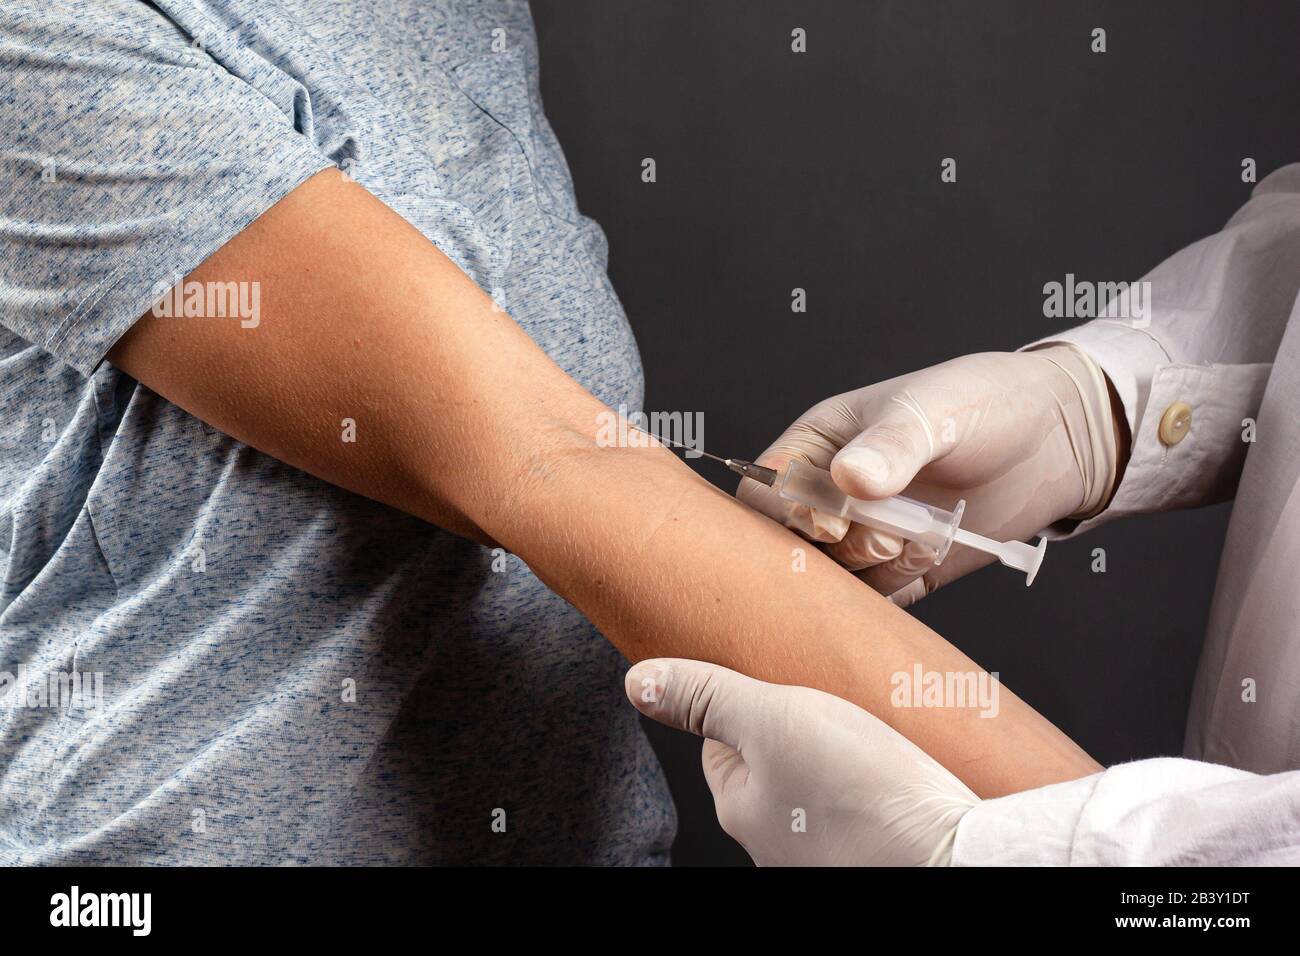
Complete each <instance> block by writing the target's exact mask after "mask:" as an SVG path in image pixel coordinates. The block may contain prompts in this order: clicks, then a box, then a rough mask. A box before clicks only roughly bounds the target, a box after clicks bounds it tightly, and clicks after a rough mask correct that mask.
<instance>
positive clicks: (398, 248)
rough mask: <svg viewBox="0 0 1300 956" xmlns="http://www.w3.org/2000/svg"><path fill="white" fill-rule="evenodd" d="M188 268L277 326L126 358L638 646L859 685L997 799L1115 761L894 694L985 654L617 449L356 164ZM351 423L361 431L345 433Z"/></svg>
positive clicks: (645, 652)
mask: <svg viewBox="0 0 1300 956" xmlns="http://www.w3.org/2000/svg"><path fill="white" fill-rule="evenodd" d="M189 278H191V279H194V280H197V281H200V282H207V281H223V282H242V281H249V282H251V281H256V282H259V283H260V284H261V292H262V300H261V322H260V324H259V325H258V326H257V327H256V328H254V329H246V328H241V326H240V323H239V322H237V321H236V322H226V321H212V320H191V321H186V320H184V319H169V318H158V317H155V316H153V315H150V314H146V316H145V317H144V318H142V319H141V320H140V321H139V322H137V323H136V325H135V326H134V327H133V328H132V329H131V330H130V331H129V332H128V333H127V334H126V335H125V336H124V337H123V338H122V339H121V340H120V341H119V342H118V344H117V345H116V346H115V347H114V349H113V350H112V351H111V352H110V353H109V360H110V361H111V362H112V363H113V364H114V365H116V366H117V367H118V368H121V369H122V370H124V371H125V372H127V373H128V374H129V375H131V376H133V377H134V378H136V379H137V380H139V381H140V382H141V383H143V384H144V385H145V386H147V387H149V388H151V389H152V390H154V391H155V392H158V393H159V394H161V395H162V396H163V397H165V398H167V399H168V400H170V401H171V402H173V403H175V404H176V405H179V406H180V407H181V408H184V409H186V410H187V411H189V412H190V413H191V414H193V415H195V416H196V417H197V418H199V419H201V420H203V421H205V422H207V423H208V424H210V425H212V426H213V427H215V428H218V429H220V430H221V431H223V432H225V433H226V434H228V435H231V436H232V437H234V438H236V439H238V440H240V441H242V442H244V443H246V444H248V445H251V446H252V447H254V448H257V449H259V450H260V451H262V452H264V453H266V454H268V455H271V456H273V457H275V458H278V459H280V460H281V461H284V462H287V463H289V464H291V465H294V466H296V467H298V468H300V469H302V470H303V471H306V472H309V473H311V474H313V475H315V476H317V477H319V478H322V479H324V480H326V481H329V482H331V483H333V484H336V485H339V486H341V487H343V488H346V489H348V490H350V491H353V492H356V493H358V494H361V495H364V496H366V497H369V498H373V499H375V500H377V501H381V502H384V503H386V504H388V505H391V506H393V507H396V508H400V509H401V510H403V511H406V512H408V513H410V514H412V515H416V516H418V517H420V518H422V519H424V520H426V521H429V522H431V523H433V524H436V525H439V526H441V527H443V528H446V529H448V530H450V531H453V532H455V533H457V534H461V535H465V536H467V537H470V538H473V539H475V540H477V541H480V542H484V543H499V544H500V545H501V546H503V547H505V548H507V549H509V550H510V551H512V552H513V553H515V554H517V555H518V556H519V557H520V558H522V559H523V560H524V561H525V562H526V563H527V564H528V566H529V567H530V568H531V569H532V571H533V572H534V573H535V574H537V575H538V577H540V578H541V579H542V580H543V581H544V582H545V583H546V584H547V586H549V587H550V588H552V589H553V590H555V591H556V592H558V593H559V594H561V595H562V596H563V597H565V598H566V599H567V600H568V601H570V602H571V603H572V604H573V605H575V606H576V607H577V608H578V609H579V610H580V611H582V612H583V613H584V614H585V615H586V616H587V617H588V618H589V619H590V620H591V621H592V622H593V623H594V624H595V625H596V627H598V628H599V629H600V631H601V632H602V633H603V634H604V635H605V637H606V638H607V639H608V640H609V641H610V642H611V643H613V644H614V646H615V647H617V648H618V649H619V650H620V651H621V652H622V653H623V654H624V655H625V656H626V657H627V658H629V659H630V660H633V661H636V660H641V659H644V658H647V657H684V658H696V659H700V660H706V661H712V662H715V663H718V664H722V665H724V666H726V667H729V668H732V669H734V670H738V671H741V672H743V673H746V674H749V675H751V676H753V677H756V678H759V679H761V680H765V681H771V682H775V683H781V684H797V685H804V686H809V687H815V688H818V689H820V690H824V691H828V692H830V693H832V694H836V695H838V696H840V697H844V698H847V699H848V700H851V701H853V702H854V703H857V704H858V705H860V706H862V707H864V708H865V709H867V710H868V711H870V712H871V713H873V714H875V715H876V716H878V717H880V718H881V719H882V720H884V721H885V722H886V723H888V724H890V725H891V726H893V727H895V728H896V729H897V730H899V731H900V732H901V733H903V734H904V735H905V736H907V737H909V738H910V739H911V740H912V741H914V742H915V743H916V744H918V745H919V746H920V747H922V748H923V749H924V750H926V751H928V752H929V753H930V754H931V755H932V756H934V757H935V759H937V760H938V761H939V762H940V763H942V764H944V765H945V766H946V767H948V769H949V770H951V771H952V772H953V773H954V774H955V775H956V776H958V777H959V778H961V779H962V780H963V781H964V782H965V783H966V784H967V785H968V786H969V787H970V788H971V789H972V790H974V791H975V792H976V793H977V794H979V795H980V796H984V797H992V796H1000V795H1002V794H1006V793H1012V792H1015V791H1019V790H1024V789H1029V788H1033V787H1038V786H1042V785H1044V784H1049V783H1055V782H1059V781H1063V780H1069V779H1074V778H1076V777H1081V776H1085V775H1087V774H1090V773H1094V772H1096V771H1097V770H1099V769H1101V768H1100V767H1099V765H1098V764H1097V763H1096V762H1095V761H1093V760H1092V759H1091V758H1090V757H1089V756H1088V755H1087V754H1085V753H1084V752H1083V751H1082V750H1081V749H1080V748H1079V747H1078V746H1077V745H1075V744H1074V743H1073V742H1072V741H1071V740H1070V739H1069V738H1068V737H1066V736H1065V735H1064V734H1062V733H1061V732H1060V731H1059V730H1058V729H1057V728H1056V727H1054V726H1053V725H1052V724H1051V723H1049V722H1048V721H1047V720H1046V719H1044V718H1043V717H1042V716H1041V715H1040V714H1038V713H1037V712H1036V711H1034V710H1033V709H1032V708H1030V707H1029V706H1028V705H1027V704H1025V703H1024V702H1023V701H1021V700H1020V699H1019V698H1017V697H1015V695H1014V694H1012V693H1011V692H1010V691H1009V690H1007V689H1006V688H1005V687H1002V688H1001V689H1000V693H999V699H998V711H997V716H995V717H981V716H980V711H979V709H978V708H977V707H966V708H956V707H938V708H902V707H895V706H893V705H892V704H891V702H890V695H891V692H892V691H893V684H891V681H890V677H891V675H893V674H895V673H896V672H907V673H911V672H912V671H913V668H914V666H915V665H916V664H918V663H920V664H921V665H922V667H923V668H924V670H926V671H939V672H952V671H955V672H974V671H978V670H979V668H978V667H977V665H976V664H975V663H974V662H972V661H971V660H970V659H969V658H967V657H966V656H965V655H964V654H962V653H961V652H960V651H959V650H957V649H956V648H955V647H953V646H952V645H950V644H948V643H947V642H946V641H945V640H943V639H942V638H941V637H939V636H938V635H937V634H935V633H934V632H933V631H931V630H930V629H929V628H927V627H926V626H925V625H923V624H922V623H920V622H919V621H917V620H915V619H914V618H912V617H911V616H909V615H908V614H906V613H905V612H903V611H901V610H899V609H897V608H895V607H894V606H893V605H891V604H890V603H889V602H888V601H887V600H885V599H884V598H882V597H881V596H880V595H878V594H877V593H876V592H874V591H872V590H871V589H870V588H868V587H866V586H864V585H863V584H862V583H861V582H860V581H858V580H857V579H856V578H855V577H854V576H853V575H852V574H850V573H849V572H848V571H846V570H844V569H843V568H841V567H840V566H839V565H838V564H836V563H835V562H834V561H832V560H831V559H830V558H828V557H826V556H825V555H823V554H822V553H820V552H819V551H818V550H817V549H816V548H815V547H814V546H812V545H809V544H808V543H807V542H805V541H803V540H802V539H800V538H798V537H797V536H795V535H794V534H793V533H792V532H790V531H787V530H786V529H784V528H782V527H781V526H779V525H778V524H776V523H775V522H773V521H770V520H769V519H767V518H765V517H763V516H761V515H759V514H757V513H755V512H753V511H751V510H750V509H748V508H747V507H745V506H744V505H742V504H740V503H739V502H737V501H735V500H734V499H733V498H731V497H730V496H728V495H726V494H723V493H722V492H720V491H718V490H717V489H715V488H714V487H713V486H712V485H710V484H709V483H707V482H706V481H704V480H703V479H701V478H699V477H698V476H697V475H695V473H694V472H692V471H691V470H690V469H689V468H688V467H687V466H686V465H685V464H684V463H682V462H681V461H680V460H678V458H677V456H676V455H674V454H673V453H672V452H670V451H668V450H667V449H664V448H662V447H657V446H652V447H648V448H608V447H599V446H598V445H597V442H596V435H597V432H598V430H599V428H600V423H601V417H600V416H601V414H602V413H606V412H607V411H608V410H607V409H606V408H605V406H604V405H602V404H601V403H600V402H599V401H598V400H597V399H596V398H595V397H594V396H592V395H591V394H589V393H588V392H586V391H585V390H584V389H583V388H582V387H581V386H579V385H578V384H577V383H576V382H574V381H573V380H572V379H571V378H569V377H568V376H567V375H566V374H565V373H564V372H563V371H562V370H561V369H560V368H559V367H558V366H557V365H555V363H554V362H552V361H551V359H550V358H549V357H547V356H546V355H545V353H543V352H542V351H541V350H540V349H539V348H538V347H537V346H536V345H535V344H534V343H533V341H532V340H531V339H530V338H529V337H528V335H527V334H526V333H525V332H524V331H523V330H522V329H521V328H520V327H519V326H518V325H516V323H515V322H514V321H513V320H512V319H511V318H510V317H509V316H508V315H506V314H505V313H503V312H501V311H499V310H494V309H493V307H492V302H491V300H490V299H489V298H488V297H487V296H486V295H484V293H483V292H482V291H481V290H480V289H479V288H478V287H477V286H476V285H475V284H474V283H473V282H472V281H471V280H470V279H469V278H468V277H467V276H466V275H465V274H464V273H462V272H461V271H460V270H459V269H458V268H457V267H456V266H455V265H454V264H453V263H452V262H451V261H450V260H448V259H447V258H446V257H445V256H443V255H442V253H440V252H439V251H438V250H437V248H436V247H435V246H434V245H433V244H432V243H430V242H429V241H428V240H427V239H426V238H425V237H424V236H423V235H421V234H420V233H419V232H418V231H417V230H416V229H415V228H413V227H412V226H410V225H409V224H408V223H406V222H405V221H404V220H403V219H402V218H401V217H400V216H398V215H397V214H396V213H394V212H393V211H392V210H390V209H389V208H388V207H387V206H385V205H384V204H383V203H381V202H380V201H379V200H378V199H376V198H374V197H373V196H371V195H370V194H369V193H368V192H366V191H365V190H364V189H363V188H362V187H361V186H359V185H357V184H356V183H353V182H350V181H348V180H346V179H345V178H344V177H342V176H341V175H339V174H338V173H337V172H335V171H333V170H327V171H325V172H321V173H318V174H317V175H316V176H314V177H312V178H311V179H310V180H308V181H307V182H306V183H304V184H303V185H301V186H300V187H298V189H296V190H295V191H294V192H293V193H291V194H290V195H289V196H287V197H286V198H285V199H283V200H282V201H281V202H280V203H278V204H277V205H276V206H275V207H273V208H272V209H271V210H269V211H268V212H267V213H265V214H264V215H263V216H262V217H261V218H260V219H258V220H257V221H256V222H254V223H253V224H252V225H250V226H249V227H248V228H247V229H245V230H244V231H243V232H242V233H240V234H239V235H238V236H237V237H235V238H234V239H233V240H231V241H230V242H229V243H227V244H226V245H225V246H224V247H223V248H222V249H221V250H219V251H218V252H217V253H215V254H214V255H213V256H211V257H210V258H209V259H208V260H207V261H206V262H204V263H203V264H202V265H201V266H199V267H198V268H197V269H196V270H195V271H194V272H193V273H191V275H190V276H189ZM344 418H352V419H354V420H355V421H356V423H357V441H356V442H355V443H345V442H343V441H341V440H340V422H341V420H342V419H344ZM448 462H454V463H455V467H447V463H448ZM795 549H802V551H803V554H804V556H805V558H804V560H805V561H806V570H803V571H796V570H795V562H794V551H795Z"/></svg>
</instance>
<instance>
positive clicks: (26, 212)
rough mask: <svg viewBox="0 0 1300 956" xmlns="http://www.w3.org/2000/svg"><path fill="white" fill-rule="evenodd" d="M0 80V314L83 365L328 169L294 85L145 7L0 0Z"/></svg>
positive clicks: (86, 369) (0, 319)
mask: <svg viewBox="0 0 1300 956" xmlns="http://www.w3.org/2000/svg"><path fill="white" fill-rule="evenodd" d="M0 76H3V77H4V78H5V83H4V86H3V87H2V88H0V324H3V325H4V326H5V327H7V328H8V329H9V330H11V331H12V332H14V333H15V334H17V335H18V336H20V337H22V338H23V339H26V340H27V341H29V342H32V343H33V344H35V345H37V346H40V347H41V348H43V349H45V350H46V351H48V352H50V353H51V354H53V355H54V356H55V357H56V358H58V359H59V360H61V361H63V362H66V363H67V364H68V365H70V366H72V367H73V368H75V369H77V370H78V371H80V372H81V373H82V374H84V375H90V374H92V373H93V372H94V370H95V368H96V367H97V366H98V364H99V363H100V362H101V361H102V360H103V358H104V355H105V354H106V353H107V352H108V350H109V349H110V348H112V346H113V344H114V343H115V342H116V341H117V340H118V338H120V337H121V336H122V334H123V333H124V332H126V330H127V329H129V328H130V327H131V325H132V324H134V322H135V321H136V320H137V319H138V318H139V317H140V316H141V315H143V314H144V313H145V312H146V311H147V310H148V309H149V308H150V307H151V306H152V305H153V303H154V302H155V301H156V300H157V298H158V289H159V287H160V286H170V285H171V284H172V283H173V282H174V281H175V280H176V279H177V278H179V277H182V276H185V275H187V274H188V273H190V272H192V271H193V270H194V269H195V268H196V267H197V266H198V265H200V264H201V263H202V262H203V261H204V260H205V259H207V258H208V257H209V256H210V255H211V254H212V253H213V252H215V251H216V250H218V249H219V248H221V246H223V245H224V244H225V243H226V242H227V241H229V240H230V239H231V238H232V237H234V236H235V235H237V234H238V233H239V232H240V231H241V230H243V229H244V227H245V226H247V225H248V224H249V223H250V222H252V221H253V220H254V219H256V218H257V217H258V216H260V215H261V214H262V213H263V212H265V211H266V210H267V209H269V208H270V207H271V206H272V205H274V204H275V203H276V202H278V201H279V200H280V199H281V198H283V197H284V196H285V195H286V194H288V193H289V192H291V191H292V190H293V189H294V188H295V187H296V186H298V185H299V184H301V183H302V182H303V181H304V180H306V179H307V178H308V177H310V176H312V175H313V174H314V173H316V172H318V171H320V170H321V169H323V168H325V167H327V166H329V165H331V162H330V160H329V159H328V158H327V157H326V156H325V155H324V154H323V153H321V152H320V151H319V150H318V149H317V148H316V147H315V145H314V143H313V142H312V141H311V139H310V138H309V137H308V136H306V135H304V134H303V133H302V132H300V131H299V130H298V129H297V128H296V126H295V116H296V113H297V108H298V107H300V106H301V103H300V102H299V98H298V97H293V96H283V97H273V96H270V95H268V93H267V92H266V91H265V89H259V87H258V86H257V85H255V84H254V83H253V82H250V81H249V79H248V78H247V77H241V76H237V75H235V74H234V73H232V72H231V71H230V70H229V69H227V67H226V66H223V65H222V64H221V63H219V62H218V60H217V59H216V58H214V56H213V55H211V54H210V53H209V52H207V51H206V50H204V49H203V48H201V47H199V46H197V45H195V44H193V43H192V42H191V40H190V38H189V37H188V36H187V35H186V33H185V32H184V31H183V30H181V29H180V28H179V27H177V25H176V24H175V23H173V22H172V21H171V20H169V19H167V17H165V16H164V15H163V14H162V13H160V12H159V11H158V9H157V8H155V7H153V6H152V5H149V4H143V3H137V2H132V3H130V4H125V3H121V2H118V0H109V2H106V3H104V4H103V5H101V4H99V3H95V4H85V3H78V4H70V3H67V2H66V0H47V2H46V3H44V4H37V3H31V4H28V3H22V4H4V5H3V8H0Z"/></svg>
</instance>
